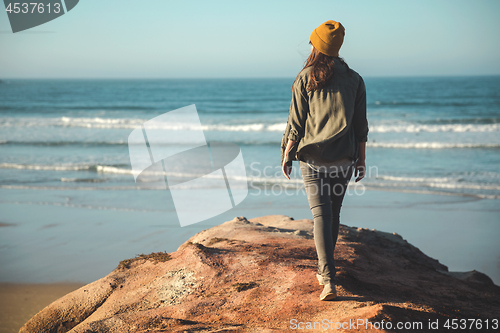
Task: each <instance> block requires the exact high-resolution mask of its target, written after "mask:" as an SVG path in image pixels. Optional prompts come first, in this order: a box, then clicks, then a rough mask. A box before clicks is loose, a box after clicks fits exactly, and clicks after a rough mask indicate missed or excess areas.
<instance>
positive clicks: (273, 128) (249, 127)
mask: <svg viewBox="0 0 500 333" xmlns="http://www.w3.org/2000/svg"><path fill="white" fill-rule="evenodd" d="M146 121H148V119H137V118H99V117H94V118H85V117H60V118H28V117H26V118H24V117H23V118H2V119H0V127H83V128H96V129H134V128H136V127H138V126H141V125H142V124H143V123H144V122H146ZM285 127H286V122H279V123H259V122H256V123H242V124H203V125H202V127H201V129H203V130H204V131H224V132H283V131H284V130H285ZM156 128H158V129H165V130H172V131H175V130H193V131H194V130H200V128H199V127H196V126H193V125H192V124H188V123H183V122H182V121H179V122H175V123H160V124H157V127H156ZM370 132H371V133H420V132H432V133H436V132H457V133H463V132H500V124H498V123H496V124H441V125H428V124H418V123H387V124H383V123H382V124H380V123H379V124H377V123H373V124H370Z"/></svg>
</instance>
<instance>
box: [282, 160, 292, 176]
mask: <svg viewBox="0 0 500 333" xmlns="http://www.w3.org/2000/svg"><path fill="white" fill-rule="evenodd" d="M281 169H282V170H283V174H284V175H285V178H287V179H288V180H290V174H291V173H292V166H291V165H290V166H288V165H286V162H283V165H282V166H281Z"/></svg>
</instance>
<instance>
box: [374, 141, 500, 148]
mask: <svg viewBox="0 0 500 333" xmlns="http://www.w3.org/2000/svg"><path fill="white" fill-rule="evenodd" d="M368 146H369V147H371V148H396V149H452V148H461V149H465V148H489V149H492V148H493V149H498V148H500V144H494V143H492V144H484V143H450V142H407V143H399V142H368Z"/></svg>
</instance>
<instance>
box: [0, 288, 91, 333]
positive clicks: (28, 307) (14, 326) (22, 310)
mask: <svg viewBox="0 0 500 333" xmlns="http://www.w3.org/2000/svg"><path fill="white" fill-rule="evenodd" d="M84 285H85V283H77V282H58V283H10V282H0V333H17V332H19V329H20V328H21V326H23V325H24V323H26V322H27V321H28V320H29V319H30V318H31V317H33V316H34V315H35V314H36V313H38V312H39V311H41V310H42V309H43V308H45V307H46V306H47V305H49V304H50V303H52V302H53V301H55V300H57V299H59V298H61V297H62V296H64V295H66V294H68V293H70V292H72V291H74V290H76V289H78V288H80V287H82V286H84Z"/></svg>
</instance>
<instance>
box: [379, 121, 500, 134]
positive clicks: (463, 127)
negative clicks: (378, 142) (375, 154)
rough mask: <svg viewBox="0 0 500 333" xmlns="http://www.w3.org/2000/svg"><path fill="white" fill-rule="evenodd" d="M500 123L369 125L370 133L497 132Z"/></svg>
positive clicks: (499, 128) (499, 129)
mask: <svg viewBox="0 0 500 333" xmlns="http://www.w3.org/2000/svg"><path fill="white" fill-rule="evenodd" d="M499 131H500V124H446V125H426V124H412V123H400V124H378V125H377V124H374V125H372V126H370V132H372V133H420V132H432V133H436V132H458V133H463V132H499Z"/></svg>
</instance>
